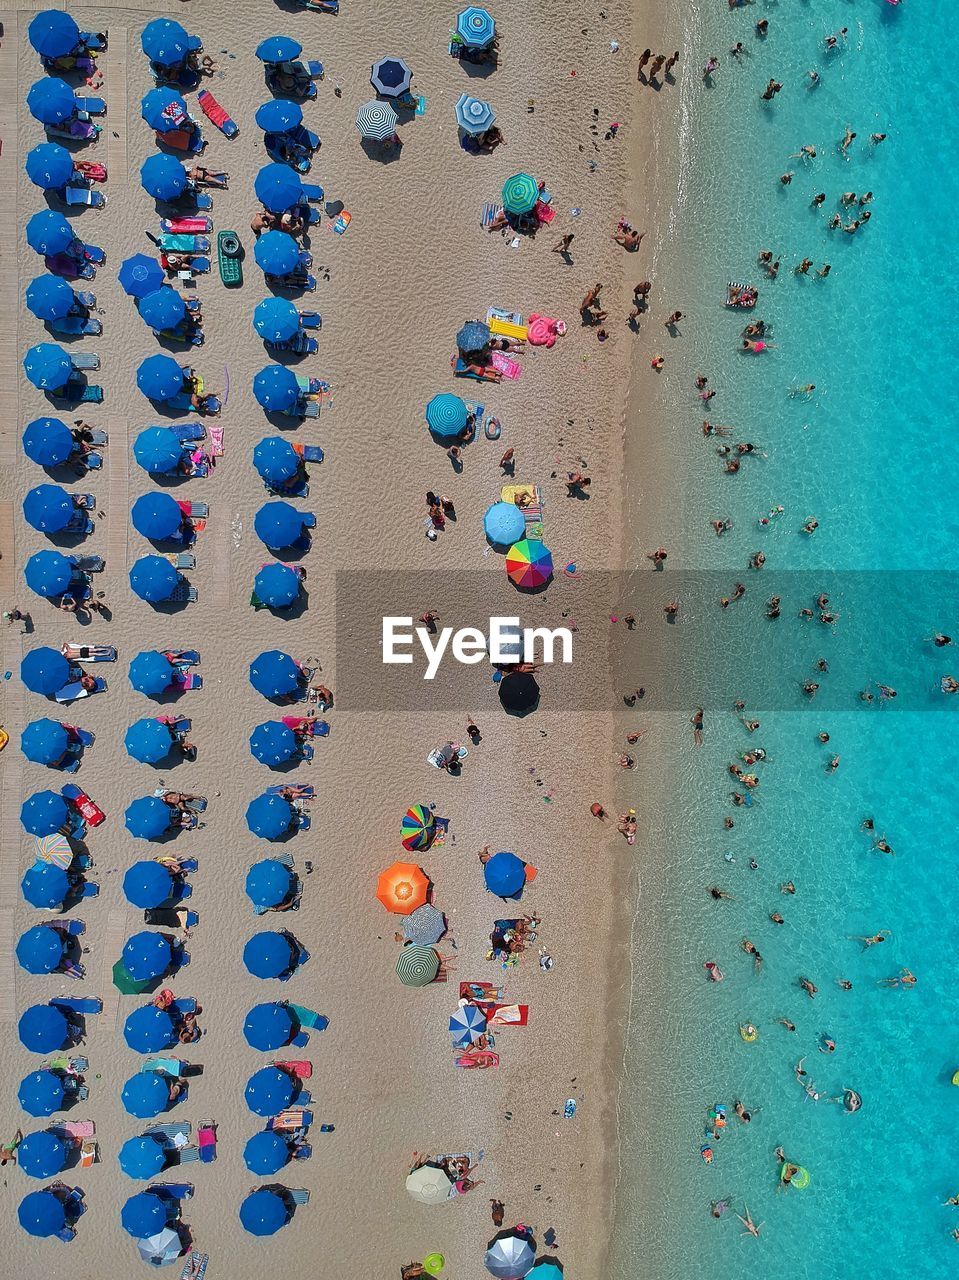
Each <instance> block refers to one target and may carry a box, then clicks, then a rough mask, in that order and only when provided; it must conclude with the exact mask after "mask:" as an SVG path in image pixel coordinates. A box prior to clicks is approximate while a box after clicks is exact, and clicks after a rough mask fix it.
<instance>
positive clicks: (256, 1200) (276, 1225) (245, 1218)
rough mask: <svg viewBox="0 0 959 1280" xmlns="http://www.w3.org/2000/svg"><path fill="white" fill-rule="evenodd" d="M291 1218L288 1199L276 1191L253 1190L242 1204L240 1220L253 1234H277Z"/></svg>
mask: <svg viewBox="0 0 959 1280" xmlns="http://www.w3.org/2000/svg"><path fill="white" fill-rule="evenodd" d="M289 1218H290V1214H289V1210H288V1209H287V1207H286V1201H285V1200H284V1199H283V1198H282V1196H278V1195H277V1194H276V1192H275V1191H266V1190H263V1191H253V1192H251V1193H250V1195H248V1196H247V1197H246V1198H245V1199H244V1200H243V1201H242V1202H241V1204H240V1222H241V1224H242V1225H243V1227H244V1229H245V1230H247V1231H249V1233H250V1235H251V1236H272V1235H276V1233H277V1232H278V1231H279V1229H280V1228H281V1227H285V1226H286V1224H287V1222H288V1221H289Z"/></svg>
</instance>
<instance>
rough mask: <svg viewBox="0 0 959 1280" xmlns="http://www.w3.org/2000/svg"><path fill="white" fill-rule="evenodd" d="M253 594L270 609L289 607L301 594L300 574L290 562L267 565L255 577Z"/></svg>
mask: <svg viewBox="0 0 959 1280" xmlns="http://www.w3.org/2000/svg"><path fill="white" fill-rule="evenodd" d="M253 594H254V595H255V596H256V598H257V600H259V601H261V603H263V604H265V605H266V607H267V608H268V609H288V608H289V607H290V605H291V604H293V602H294V601H295V600H296V599H297V597H298V596H299V594H300V575H299V574H298V573H297V572H296V570H295V569H291V568H290V566H289V565H288V564H268V565H265V566H264V567H263V568H262V569H261V570H260V571H259V573H258V574H257V575H256V577H255V578H254V579H253Z"/></svg>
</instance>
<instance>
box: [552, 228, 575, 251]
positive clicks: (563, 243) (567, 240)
mask: <svg viewBox="0 0 959 1280" xmlns="http://www.w3.org/2000/svg"><path fill="white" fill-rule="evenodd" d="M575 238H576V237H575V235H574V234H573V232H572V231H569V232H567V234H566V235H565V236H563V238H562V240H560V241H558V242H557V243H556V244H554V245H553V247H552V249H550V253H561V254H562V255H563V257H564V258H568V257H569V246H570V245H571V244H572V243H573V241H574V240H575Z"/></svg>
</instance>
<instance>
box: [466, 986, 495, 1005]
mask: <svg viewBox="0 0 959 1280" xmlns="http://www.w3.org/2000/svg"><path fill="white" fill-rule="evenodd" d="M505 994H506V989H505V987H497V986H494V985H493V983H492V982H461V983H460V999H461V1000H472V1001H473V1003H474V1004H476V1003H482V1002H484V1001H486V1002H487V1003H488V1002H490V1001H496V1000H502V999H503V996H504V995H505Z"/></svg>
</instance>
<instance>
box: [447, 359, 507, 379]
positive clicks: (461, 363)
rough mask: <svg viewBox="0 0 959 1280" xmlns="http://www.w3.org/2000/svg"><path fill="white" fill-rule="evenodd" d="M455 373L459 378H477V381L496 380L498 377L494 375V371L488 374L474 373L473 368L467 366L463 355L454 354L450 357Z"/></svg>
mask: <svg viewBox="0 0 959 1280" xmlns="http://www.w3.org/2000/svg"><path fill="white" fill-rule="evenodd" d="M450 364H451V366H452V368H453V373H454V374H455V375H456V377H457V378H475V379H476V381H477V382H496V381H498V379H497V378H495V377H494V376H493V373H492V371H491V372H490V373H488V374H482V373H474V372H473V370H472V369H468V368H467V367H466V361H465V360H464V359H463V358H462V356H458V355H454V356H453V357H451V359H450Z"/></svg>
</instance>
